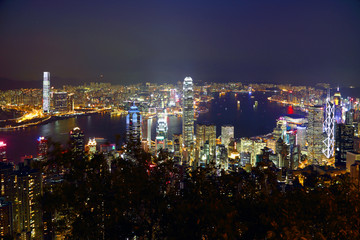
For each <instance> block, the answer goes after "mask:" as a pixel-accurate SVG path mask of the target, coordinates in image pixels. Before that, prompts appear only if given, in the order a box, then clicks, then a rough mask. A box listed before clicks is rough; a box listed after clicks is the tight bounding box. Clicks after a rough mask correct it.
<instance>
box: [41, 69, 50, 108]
mask: <svg viewBox="0 0 360 240" xmlns="http://www.w3.org/2000/svg"><path fill="white" fill-rule="evenodd" d="M43 112H44V113H49V112H50V73H49V72H44V80H43Z"/></svg>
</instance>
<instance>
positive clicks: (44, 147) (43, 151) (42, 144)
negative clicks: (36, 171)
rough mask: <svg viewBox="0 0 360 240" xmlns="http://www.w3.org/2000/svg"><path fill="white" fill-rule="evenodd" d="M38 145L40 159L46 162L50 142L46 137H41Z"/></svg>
mask: <svg viewBox="0 0 360 240" xmlns="http://www.w3.org/2000/svg"><path fill="white" fill-rule="evenodd" d="M37 143H38V158H39V159H41V160H45V159H46V156H47V151H48V140H47V139H46V138H45V137H39V138H38V139H37Z"/></svg>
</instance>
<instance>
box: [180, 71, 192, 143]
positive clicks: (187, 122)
mask: <svg viewBox="0 0 360 240" xmlns="http://www.w3.org/2000/svg"><path fill="white" fill-rule="evenodd" d="M193 88H194V86H193V80H192V78H191V77H186V78H185V79H184V83H183V117H182V127H183V134H182V136H183V144H184V147H185V148H188V149H190V148H191V147H192V145H194V89H193Z"/></svg>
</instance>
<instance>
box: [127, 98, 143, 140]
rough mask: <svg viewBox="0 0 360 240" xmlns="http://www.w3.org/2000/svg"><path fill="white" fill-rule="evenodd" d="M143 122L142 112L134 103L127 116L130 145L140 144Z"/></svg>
mask: <svg viewBox="0 0 360 240" xmlns="http://www.w3.org/2000/svg"><path fill="white" fill-rule="evenodd" d="M141 121H142V118H141V114H140V111H139V109H138V107H137V106H136V105H135V102H134V103H133V105H132V106H131V107H130V109H129V111H128V115H127V116H126V137H127V142H128V143H133V144H137V143H140V136H141Z"/></svg>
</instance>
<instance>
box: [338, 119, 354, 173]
mask: <svg viewBox="0 0 360 240" xmlns="http://www.w3.org/2000/svg"><path fill="white" fill-rule="evenodd" d="M353 149H354V127H353V126H352V125H348V124H343V123H340V124H336V128H335V165H336V166H345V165H346V153H347V152H349V151H353Z"/></svg>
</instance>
